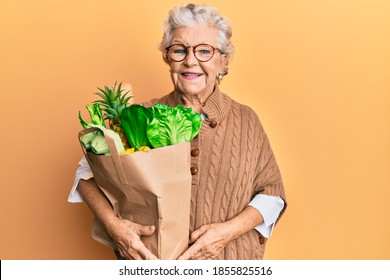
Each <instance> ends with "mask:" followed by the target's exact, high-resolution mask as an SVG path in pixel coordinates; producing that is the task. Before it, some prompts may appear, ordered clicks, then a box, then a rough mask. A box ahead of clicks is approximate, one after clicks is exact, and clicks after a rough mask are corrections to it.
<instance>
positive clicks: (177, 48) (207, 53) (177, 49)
mask: <svg viewBox="0 0 390 280" xmlns="http://www.w3.org/2000/svg"><path fill="white" fill-rule="evenodd" d="M193 52H194V55H195V57H196V59H198V60H199V61H202V62H206V61H209V60H210V59H211V58H212V57H213V55H214V49H213V47H212V46H210V45H207V44H201V45H197V46H195V48H194V49H193ZM168 54H169V57H170V58H171V59H172V60H174V61H177V62H179V61H182V60H184V59H185V58H186V56H187V54H188V47H186V46H184V45H181V44H175V45H172V46H170V47H169V50H168Z"/></svg>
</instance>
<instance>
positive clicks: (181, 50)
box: [172, 48, 186, 54]
mask: <svg viewBox="0 0 390 280" xmlns="http://www.w3.org/2000/svg"><path fill="white" fill-rule="evenodd" d="M172 52H173V53H174V54H185V53H186V50H185V49H180V48H177V49H173V50H172Z"/></svg>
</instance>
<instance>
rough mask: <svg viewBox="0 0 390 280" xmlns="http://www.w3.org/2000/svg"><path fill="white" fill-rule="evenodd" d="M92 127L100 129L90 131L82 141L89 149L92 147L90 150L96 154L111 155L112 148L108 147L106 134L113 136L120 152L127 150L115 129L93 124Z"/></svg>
mask: <svg viewBox="0 0 390 280" xmlns="http://www.w3.org/2000/svg"><path fill="white" fill-rule="evenodd" d="M90 127H97V128H99V129H100V131H93V132H90V133H88V134H86V135H84V136H83V137H82V138H81V143H82V145H83V146H84V147H85V148H86V149H87V150H88V149H90V151H91V152H92V153H94V154H96V155H110V149H109V148H108V144H107V141H106V138H105V137H104V134H107V135H108V136H111V138H112V139H113V140H114V143H115V147H116V149H117V151H118V153H119V154H120V153H121V152H123V151H124V150H125V148H124V146H123V144H122V140H121V138H120V137H119V134H118V133H116V132H115V131H113V130H111V129H107V128H105V127H103V126H101V125H93V124H92V125H90Z"/></svg>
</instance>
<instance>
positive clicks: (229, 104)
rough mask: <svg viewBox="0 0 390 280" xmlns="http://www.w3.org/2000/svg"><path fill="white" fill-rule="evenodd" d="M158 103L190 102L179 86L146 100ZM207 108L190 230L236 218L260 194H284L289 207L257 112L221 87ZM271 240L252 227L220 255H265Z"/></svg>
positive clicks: (196, 158)
mask: <svg viewBox="0 0 390 280" xmlns="http://www.w3.org/2000/svg"><path fill="white" fill-rule="evenodd" d="M156 103H162V104H166V105H169V106H176V105H178V104H182V105H184V101H183V99H182V97H181V95H180V93H178V92H175V91H174V92H172V93H170V94H169V95H166V96H164V97H162V98H157V99H153V100H151V101H150V102H148V103H146V104H144V105H145V106H152V105H153V104H156ZM202 111H203V113H204V114H205V115H206V119H205V120H204V121H203V123H202V126H201V129H200V132H199V134H198V136H197V137H196V138H195V139H194V140H193V141H192V142H191V174H192V196H191V217H190V232H192V231H193V230H195V229H198V228H199V227H201V226H202V225H205V224H210V223H218V222H224V221H227V220H229V219H231V218H232V217H234V216H236V215H237V214H239V213H240V212H241V211H242V210H243V209H244V208H245V207H247V205H248V203H249V202H250V201H251V199H252V198H253V197H254V196H255V195H256V194H259V193H262V194H267V195H274V196H280V197H281V198H283V200H284V201H285V208H286V205H287V204H286V199H285V192H284V187H283V183H282V179H281V175H280V172H279V168H278V166H277V164H276V161H275V157H274V155H273V152H272V150H271V147H270V144H269V141H268V138H267V136H266V134H265V132H264V130H263V127H262V125H261V123H260V121H259V119H258V117H257V115H256V113H255V112H254V111H253V110H252V109H251V108H249V107H248V106H245V105H242V104H239V103H238V102H236V101H234V100H232V99H231V98H230V97H229V96H227V95H226V94H224V93H222V92H221V91H220V90H219V88H218V87H216V89H215V91H214V92H213V93H212V94H211V95H210V97H209V98H208V99H207V101H206V102H205V104H204V106H203V107H202ZM285 208H284V209H283V210H282V211H281V213H280V216H281V215H282V214H283V212H284V210H285ZM280 216H279V218H280ZM265 242H266V240H265V238H264V237H263V236H261V234H259V232H258V231H256V230H255V229H253V230H250V231H249V232H247V233H245V234H243V235H241V236H239V237H238V238H236V239H235V240H233V241H231V242H230V243H229V244H228V245H227V246H226V247H225V249H224V250H223V251H222V252H221V253H220V255H219V256H218V259H225V260H228V259H262V258H263V254H264V249H265Z"/></svg>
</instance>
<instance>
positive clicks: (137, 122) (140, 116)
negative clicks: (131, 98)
mask: <svg viewBox="0 0 390 280" xmlns="http://www.w3.org/2000/svg"><path fill="white" fill-rule="evenodd" d="M151 120H152V112H151V110H150V109H148V108H146V107H144V106H142V105H139V104H133V105H130V106H129V107H126V108H124V109H123V111H122V114H121V125H122V127H123V131H124V133H125V135H126V137H127V140H128V141H129V144H130V146H131V147H133V148H134V150H135V151H138V149H139V148H140V147H142V146H148V147H152V146H151V144H150V142H149V140H148V137H147V135H146V129H147V127H148V125H149V123H150V122H151Z"/></svg>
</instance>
